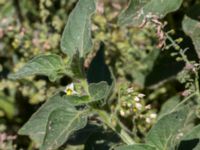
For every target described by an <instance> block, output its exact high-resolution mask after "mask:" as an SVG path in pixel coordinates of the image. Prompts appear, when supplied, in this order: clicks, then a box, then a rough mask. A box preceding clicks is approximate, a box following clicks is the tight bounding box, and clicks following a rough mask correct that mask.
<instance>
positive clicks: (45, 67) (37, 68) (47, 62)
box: [10, 54, 65, 81]
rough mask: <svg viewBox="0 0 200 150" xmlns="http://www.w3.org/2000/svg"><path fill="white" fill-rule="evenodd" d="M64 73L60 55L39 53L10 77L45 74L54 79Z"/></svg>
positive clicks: (17, 77) (18, 77)
mask: <svg viewBox="0 0 200 150" xmlns="http://www.w3.org/2000/svg"><path fill="white" fill-rule="evenodd" d="M64 73H65V65H64V63H63V61H62V59H61V57H60V56H58V55H55V54H50V55H39V56H37V57H35V58H33V59H32V60H30V61H29V62H28V63H27V64H26V65H25V66H24V67H22V68H21V69H19V71H17V72H16V73H15V74H11V75H10V78H11V79H21V78H24V77H26V76H31V75H46V76H48V77H49V79H50V80H51V81H55V80H56V79H57V78H59V77H60V76H61V75H62V74H64Z"/></svg>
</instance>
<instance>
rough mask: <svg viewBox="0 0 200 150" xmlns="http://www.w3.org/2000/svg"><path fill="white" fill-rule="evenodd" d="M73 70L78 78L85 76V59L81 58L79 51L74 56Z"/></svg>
mask: <svg viewBox="0 0 200 150" xmlns="http://www.w3.org/2000/svg"><path fill="white" fill-rule="evenodd" d="M71 70H72V72H73V74H74V77H76V78H85V68H84V59H83V58H80V55H79V51H76V53H75V54H74V56H73V57H72V62H71Z"/></svg>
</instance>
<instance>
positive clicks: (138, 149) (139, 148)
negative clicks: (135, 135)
mask: <svg viewBox="0 0 200 150" xmlns="http://www.w3.org/2000/svg"><path fill="white" fill-rule="evenodd" d="M132 149H135V150H144V149H145V150H156V148H155V147H152V146H150V145H146V144H134V145H128V146H120V147H118V148H116V150H132Z"/></svg>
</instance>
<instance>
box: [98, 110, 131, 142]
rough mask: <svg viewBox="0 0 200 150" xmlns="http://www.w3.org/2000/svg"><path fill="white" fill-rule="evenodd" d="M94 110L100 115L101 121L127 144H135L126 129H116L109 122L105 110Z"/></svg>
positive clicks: (109, 119)
mask: <svg viewBox="0 0 200 150" xmlns="http://www.w3.org/2000/svg"><path fill="white" fill-rule="evenodd" d="M95 111H96V112H97V113H98V115H99V116H100V119H101V121H102V122H104V123H105V124H106V125H107V126H108V127H110V128H111V129H112V130H113V131H114V132H115V133H117V134H118V135H119V137H120V138H121V139H122V141H123V142H124V143H126V144H127V145H131V144H135V141H134V140H133V139H132V138H131V137H130V135H129V134H128V133H127V132H126V131H124V130H123V129H122V128H121V129H120V130H117V129H116V128H115V127H114V125H113V124H112V122H111V118H110V116H109V115H108V113H107V112H105V111H103V110H95Z"/></svg>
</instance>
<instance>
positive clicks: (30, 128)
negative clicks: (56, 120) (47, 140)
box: [18, 95, 73, 145]
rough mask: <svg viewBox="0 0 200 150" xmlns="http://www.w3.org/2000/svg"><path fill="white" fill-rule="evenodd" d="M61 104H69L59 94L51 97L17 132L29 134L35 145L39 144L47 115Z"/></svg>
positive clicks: (42, 137)
mask: <svg viewBox="0 0 200 150" xmlns="http://www.w3.org/2000/svg"><path fill="white" fill-rule="evenodd" d="M63 106H68V107H69V106H70V104H69V102H68V101H67V100H64V99H63V98H62V97H61V96H59V95H55V96H53V97H51V98H50V99H49V100H47V102H46V103H44V104H43V105H42V106H41V107H40V108H39V109H38V110H37V112H35V113H34V114H33V115H32V116H31V118H30V119H29V120H28V122H27V123H26V124H25V125H24V126H23V127H22V128H21V129H20V130H19V131H18V133H19V134H21V135H29V136H30V137H31V139H33V140H34V141H35V142H36V144H37V145H41V144H42V142H43V139H44V136H45V131H46V125H47V121H48V117H49V115H50V114H51V112H53V111H54V110H55V109H57V108H59V107H63ZM70 107H73V106H70Z"/></svg>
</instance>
